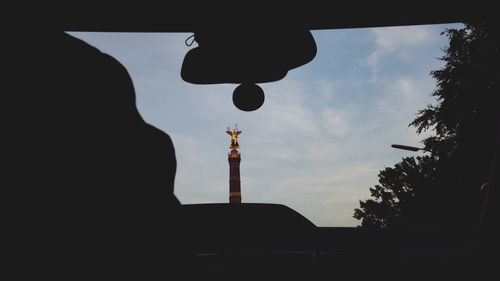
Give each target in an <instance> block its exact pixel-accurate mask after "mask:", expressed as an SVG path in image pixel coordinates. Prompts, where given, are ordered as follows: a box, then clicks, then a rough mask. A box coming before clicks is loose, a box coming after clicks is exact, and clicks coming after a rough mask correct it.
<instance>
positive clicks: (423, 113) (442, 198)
mask: <svg viewBox="0 0 500 281" xmlns="http://www.w3.org/2000/svg"><path fill="white" fill-rule="evenodd" d="M498 31H499V30H498V25H497V24H496V23H492V22H486V21H485V22H478V23H468V24H465V26H464V28H462V29H447V30H445V31H443V33H442V34H445V35H447V37H448V38H449V47H448V48H446V49H445V50H444V52H445V55H444V56H443V57H442V58H441V59H442V60H444V61H445V62H446V64H445V66H444V67H443V68H442V69H439V70H434V71H432V72H431V75H432V76H433V77H434V78H435V79H436V80H437V87H436V90H435V91H434V92H433V93H432V95H433V96H435V97H436V98H437V104H436V105H429V106H427V107H426V108H425V109H423V110H420V111H419V112H418V114H417V118H416V119H415V120H414V121H413V122H412V123H411V124H410V126H414V127H416V131H417V133H421V132H423V131H426V130H430V129H433V130H435V135H433V136H431V137H428V138H426V139H425V140H424V141H423V143H424V144H425V147H426V149H427V150H429V151H430V152H431V153H430V155H428V156H424V157H409V158H404V159H403V160H402V162H400V163H398V164H396V165H395V166H394V167H393V168H391V167H389V168H386V169H385V170H383V171H381V172H380V174H379V183H380V184H379V185H376V186H375V187H374V188H370V191H371V196H372V197H374V199H368V200H366V201H360V208H358V209H355V212H354V217H355V218H356V219H359V220H361V226H363V227H380V228H388V227H411V226H417V227H418V226H436V227H444V228H450V227H451V228H456V227H463V226H476V225H477V224H478V218H479V204H480V203H481V202H480V187H481V185H482V184H483V183H485V182H486V181H487V179H488V173H489V167H490V164H491V161H492V159H493V151H494V150H493V149H494V141H495V133H496V129H495V128H496V124H497V122H498V121H499V120H500V118H499V113H500V104H499V102H498V100H499V98H498V95H499V94H500V93H499V86H498V80H499V67H498V66H499V63H500V55H499V46H500V43H499V42H500V41H499V38H498V34H499V32H498Z"/></svg>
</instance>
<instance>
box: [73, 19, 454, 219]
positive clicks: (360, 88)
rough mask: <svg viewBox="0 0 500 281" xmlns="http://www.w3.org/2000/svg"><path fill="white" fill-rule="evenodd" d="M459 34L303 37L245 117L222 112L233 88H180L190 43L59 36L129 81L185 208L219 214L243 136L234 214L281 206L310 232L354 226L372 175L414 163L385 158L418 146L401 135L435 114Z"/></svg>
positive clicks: (166, 38)
mask: <svg viewBox="0 0 500 281" xmlns="http://www.w3.org/2000/svg"><path fill="white" fill-rule="evenodd" d="M461 26H462V25H461V24H447V25H420V26H404V27H384V28H358V29H334V30H313V31H312V34H313V37H314V39H315V41H316V45H317V48H318V51H317V55H316V57H315V58H314V59H313V60H312V61H311V62H309V63H308V64H306V65H303V66H301V67H298V68H295V69H293V70H291V71H289V72H288V74H287V76H286V77H285V78H284V79H282V80H279V81H276V82H271V83H263V84H259V86H260V87H262V89H263V90H264V92H265V97H266V99H265V102H264V105H263V106H262V107H261V108H260V109H258V110H256V111H252V112H245V111H240V110H238V109H237V108H236V107H235V106H234V105H233V103H232V93H233V90H234V89H235V88H236V86H237V85H236V84H218V85H194V84H190V83H187V82H185V81H183V80H182V78H181V76H180V70H181V66H182V61H183V59H184V55H185V54H186V53H187V51H188V50H189V49H191V48H194V47H195V46H196V43H195V44H193V45H192V46H191V47H188V46H186V44H185V40H186V39H187V38H188V37H189V36H191V35H192V33H94V32H69V34H71V35H72V36H75V37H77V38H80V39H82V40H84V41H85V42H87V43H89V44H90V45H92V46H94V47H96V48H98V49H99V50H101V51H102V52H104V53H107V54H110V55H112V56H113V57H115V58H116V59H117V60H118V61H120V62H121V63H122V64H123V65H124V66H125V67H126V68H127V70H128V72H129V74H130V76H131V78H132V81H133V83H134V88H135V91H136V101H137V107H138V109H139V112H140V114H141V115H142V117H143V119H144V120H145V121H146V122H147V123H149V124H151V125H153V126H155V127H157V128H159V129H161V130H162V131H164V132H166V133H167V134H169V135H170V137H171V138H172V141H173V143H174V147H175V152H176V158H177V175H176V180H175V190H174V193H175V195H176V196H177V198H178V199H179V200H180V201H181V203H183V204H196V203H227V202H228V200H229V165H228V161H227V154H228V153H229V151H230V149H229V145H230V141H231V140H230V136H228V135H227V134H226V132H225V131H226V130H227V127H228V126H230V127H231V129H233V128H234V125H235V123H237V124H238V129H240V130H241V131H242V132H243V133H242V134H241V135H240V136H239V139H238V142H239V144H240V146H241V148H240V149H239V151H240V153H241V159H242V160H241V166H240V173H241V192H242V202H244V203H278V204H284V205H286V206H288V207H290V208H292V209H294V210H295V211H297V212H299V213H301V214H302V215H303V216H305V217H306V218H308V219H309V220H310V221H312V222H313V223H314V224H316V225H318V226H357V225H359V224H360V222H359V221H358V220H356V219H354V218H353V214H354V209H355V208H357V207H359V201H360V200H366V199H368V198H369V197H370V192H369V188H370V187H373V186H374V185H375V184H377V183H378V173H379V172H380V171H381V170H383V169H384V168H385V167H390V166H393V165H394V164H396V163H397V162H399V161H401V159H402V158H403V157H408V156H413V155H420V154H421V153H422V152H417V153H415V152H410V151H404V150H397V149H394V148H391V147H390V145H391V144H394V143H397V144H405V145H411V146H422V144H421V143H420V141H421V140H423V139H424V138H425V137H427V136H429V135H430V134H432V132H425V133H423V134H421V135H418V134H416V132H415V129H414V128H413V127H409V126H408V125H409V123H410V122H411V121H412V120H413V119H415V117H416V114H417V112H418V110H420V109H423V108H424V107H425V106H426V105H428V104H433V103H435V102H436V101H435V99H434V98H433V97H432V96H431V93H432V92H433V90H434V89H435V87H436V82H435V80H434V79H433V78H432V77H431V76H430V72H431V71H432V70H436V69H439V68H440V67H442V66H443V61H441V60H439V58H440V57H442V56H443V54H444V52H443V49H444V48H446V47H447V44H448V40H447V38H446V36H444V35H441V32H442V31H444V30H445V28H460V27H461Z"/></svg>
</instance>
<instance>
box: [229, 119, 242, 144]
mask: <svg viewBox="0 0 500 281" xmlns="http://www.w3.org/2000/svg"><path fill="white" fill-rule="evenodd" d="M226 133H227V134H228V135H230V136H231V146H230V147H229V148H231V149H238V148H240V145H239V144H238V135H240V134H241V133H242V132H241V131H238V124H235V128H234V130H233V131H231V129H230V128H229V127H227V131H226Z"/></svg>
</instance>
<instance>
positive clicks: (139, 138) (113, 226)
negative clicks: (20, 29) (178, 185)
mask: <svg viewBox="0 0 500 281" xmlns="http://www.w3.org/2000/svg"><path fill="white" fill-rule="evenodd" d="M21 36H23V37H24V38H23V39H24V40H23V41H18V42H17V43H18V48H19V50H17V51H18V52H16V53H14V54H16V57H15V59H16V63H15V66H14V67H13V70H14V71H16V72H17V73H16V75H15V76H14V77H15V78H17V79H19V80H15V88H14V89H13V91H14V95H15V98H16V102H17V105H22V106H18V107H16V108H15V112H14V114H15V115H11V116H13V118H15V119H16V120H15V121H16V123H15V127H14V128H13V131H11V132H12V134H10V135H9V141H10V140H12V144H11V148H12V149H10V150H11V151H10V153H9V154H8V158H7V159H8V160H9V162H10V163H9V168H11V170H8V171H11V173H7V174H9V177H11V180H10V183H9V185H8V189H9V191H10V192H11V194H10V195H11V196H9V197H8V200H9V203H8V205H7V206H6V207H8V208H7V210H8V215H7V217H8V218H9V219H10V221H9V223H10V224H7V226H8V227H7V228H8V229H9V233H11V234H12V235H11V236H9V238H8V239H7V240H6V241H5V242H6V243H7V244H9V246H11V247H12V252H9V253H11V256H10V255H9V257H8V258H9V260H11V261H12V262H13V263H14V264H15V265H16V266H18V267H20V268H19V269H17V270H15V271H16V274H18V275H19V277H20V276H24V275H26V274H28V275H32V274H33V275H35V276H38V277H39V278H42V277H49V278H51V279H52V278H57V277H60V278H62V279H65V280H71V279H74V278H79V277H86V278H90V279H101V278H102V279H121V278H124V277H132V276H136V275H137V276H140V277H141V279H142V278H146V279H147V277H148V276H158V275H163V276H165V273H164V271H165V270H166V268H167V267H168V265H169V264H170V265H172V266H171V267H173V268H176V266H175V265H174V264H171V263H169V262H167V260H171V259H170V256H175V257H176V258H175V260H179V254H178V251H177V249H179V248H180V246H179V245H180V244H179V243H178V241H176V239H177V238H176V237H177V236H176V230H177V228H176V217H177V216H176V210H177V208H178V206H179V201H178V200H177V199H176V197H175V196H174V194H173V187H174V177H175V170H176V159H175V152H174V147H173V145H172V141H171V139H170V137H169V136H168V135H167V134H165V133H164V132H162V131H160V130H158V129H157V128H155V127H153V126H151V125H148V124H147V123H145V122H144V120H143V119H142V118H141V116H140V115H139V113H138V111H137V108H136V105H135V93H134V87H133V84H132V81H131V79H130V76H129V74H128V73H127V70H126V69H125V68H124V67H123V66H122V65H121V64H120V63H119V62H118V61H117V60H115V59H114V58H113V57H111V56H109V55H107V54H104V53H101V52H100V51H99V50H97V49H96V48H94V47H92V46H90V45H88V44H86V43H84V42H83V41H81V40H79V39H76V38H73V37H71V36H69V35H67V34H65V33H63V32H58V33H57V32H52V33H50V32H47V33H45V34H43V35H40V36H39V37H38V36H37V35H33V34H30V35H28V34H22V35H21ZM10 138H12V139H10ZM14 148H16V149H14ZM174 245H175V247H174ZM175 260H174V261H175ZM160 264H162V266H159V265H160ZM160 271H162V272H160Z"/></svg>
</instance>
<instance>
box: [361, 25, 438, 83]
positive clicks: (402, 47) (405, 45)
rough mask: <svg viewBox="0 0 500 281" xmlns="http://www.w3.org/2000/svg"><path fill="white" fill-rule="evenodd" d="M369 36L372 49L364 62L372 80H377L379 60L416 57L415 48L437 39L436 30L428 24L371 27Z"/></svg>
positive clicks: (422, 46) (410, 59) (405, 59)
mask: <svg viewBox="0 0 500 281" xmlns="http://www.w3.org/2000/svg"><path fill="white" fill-rule="evenodd" d="M371 36H373V38H374V50H373V52H372V53H371V54H370V55H369V56H368V57H367V58H366V59H365V63H366V64H367V65H369V66H370V67H371V69H372V82H376V81H377V78H378V74H379V69H380V64H381V63H382V62H381V60H384V59H390V60H396V59H397V60H402V61H412V60H414V59H416V56H415V51H416V50H418V49H422V48H425V47H427V46H429V45H430V44H434V43H435V42H437V41H438V40H437V39H438V38H437V36H436V31H435V30H434V29H433V27H432V26H429V25H419V26H405V27H384V28H373V29H371ZM438 36H439V35H438Z"/></svg>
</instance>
